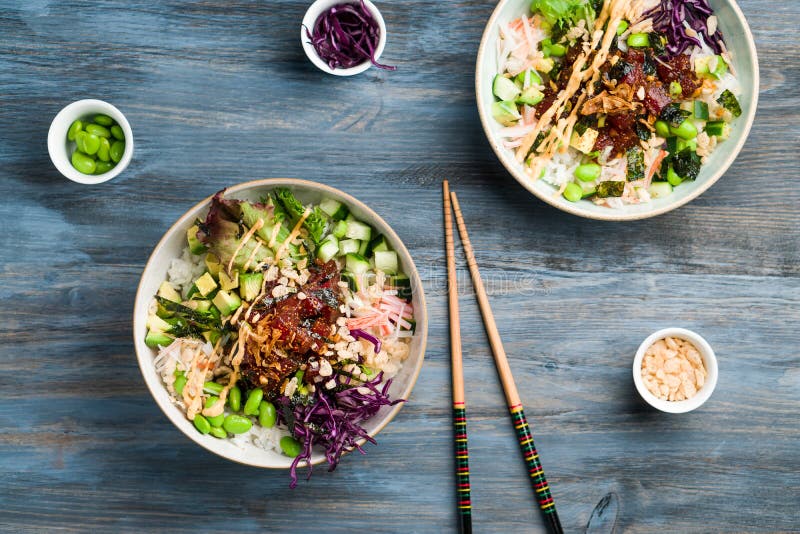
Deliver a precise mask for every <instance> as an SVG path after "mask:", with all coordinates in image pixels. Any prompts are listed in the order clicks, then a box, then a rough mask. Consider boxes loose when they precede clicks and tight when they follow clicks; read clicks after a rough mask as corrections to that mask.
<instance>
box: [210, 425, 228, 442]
mask: <svg viewBox="0 0 800 534" xmlns="http://www.w3.org/2000/svg"><path fill="white" fill-rule="evenodd" d="M209 433H210V434H211V435H212V436H214V437H215V438H219V439H225V438H227V437H228V433H227V432H225V429H224V428H217V427H215V426H212V427H211V430H210V431H209Z"/></svg>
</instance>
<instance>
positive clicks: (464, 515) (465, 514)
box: [453, 402, 472, 532]
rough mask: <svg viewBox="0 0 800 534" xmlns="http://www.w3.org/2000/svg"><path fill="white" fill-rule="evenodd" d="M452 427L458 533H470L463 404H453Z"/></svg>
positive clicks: (469, 498)
mask: <svg viewBox="0 0 800 534" xmlns="http://www.w3.org/2000/svg"><path fill="white" fill-rule="evenodd" d="M453 426H454V429H455V433H454V439H455V445H456V447H455V449H456V499H457V500H458V503H457V504H458V518H459V532H472V500H471V497H470V485H469V449H468V448H467V411H466V408H465V406H464V403H463V402H454V403H453Z"/></svg>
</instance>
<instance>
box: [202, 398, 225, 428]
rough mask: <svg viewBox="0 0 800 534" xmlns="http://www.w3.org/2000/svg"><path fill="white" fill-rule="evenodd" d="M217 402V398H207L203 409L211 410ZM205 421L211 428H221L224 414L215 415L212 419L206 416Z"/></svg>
mask: <svg viewBox="0 0 800 534" xmlns="http://www.w3.org/2000/svg"><path fill="white" fill-rule="evenodd" d="M218 400H219V397H209V398H207V399H206V404H205V408H211V407H212V406H214V405H215V404H216V403H217V401H218ZM206 419H208V422H209V423H211V426H215V427H221V426H222V423H223V421H225V414H224V413H221V414H219V415H215V416H213V417H209V416H206Z"/></svg>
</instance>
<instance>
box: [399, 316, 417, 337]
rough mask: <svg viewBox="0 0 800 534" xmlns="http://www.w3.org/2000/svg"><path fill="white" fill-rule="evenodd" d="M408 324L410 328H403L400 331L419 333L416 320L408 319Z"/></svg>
mask: <svg viewBox="0 0 800 534" xmlns="http://www.w3.org/2000/svg"><path fill="white" fill-rule="evenodd" d="M406 321H408V323H409V324H410V325H411V326H410V327H409V328H401V329H400V330H410V331H411V333H412V334H413V333H415V332H416V331H417V321H415V320H414V319H406Z"/></svg>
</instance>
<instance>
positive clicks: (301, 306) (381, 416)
mask: <svg viewBox="0 0 800 534" xmlns="http://www.w3.org/2000/svg"><path fill="white" fill-rule="evenodd" d="M133 334H134V344H135V348H136V355H137V359H138V363H139V367H140V369H141V372H142V375H143V377H144V380H145V383H146V384H147V387H148V389H149V390H150V393H151V394H152V396H153V398H154V399H155V401H156V403H157V404H158V406H159V407H160V408H161V410H162V411H163V412H164V414H165V415H166V416H167V418H168V419H169V420H170V421H171V422H172V423H173V424H174V425H175V426H176V427H177V428H178V429H179V430H180V431H181V432H183V433H184V434H185V435H186V436H188V437H189V438H190V439H191V440H193V441H194V442H195V443H197V444H198V445H200V446H202V447H203V448H205V449H207V450H209V451H211V452H213V453H215V454H218V455H220V456H222V457H224V458H227V459H230V460H233V461H236V462H239V463H243V464H247V465H252V466H256V467H265V468H284V469H285V468H291V477H292V485H294V484H295V483H296V480H297V477H296V472H295V470H296V469H297V468H299V467H304V466H308V467H309V468H310V467H311V466H312V465H315V464H319V463H321V462H324V461H327V462H328V464H329V468H330V469H331V470H332V469H333V468H335V467H336V465H337V463H338V461H339V459H340V457H341V456H342V455H343V454H346V453H347V452H350V451H351V450H356V449H357V450H361V447H362V445H364V444H365V442H366V441H371V442H374V438H373V437H374V436H375V435H376V434H378V433H379V432H380V431H381V430H382V429H383V428H384V427H385V426H386V425H387V424H388V423H389V422H390V421H391V420H392V419H393V418H394V416H395V415H396V414H397V413H398V411H399V410H400V409H401V407H402V405H403V403H404V402H405V401H408V399H409V395H410V393H411V390H412V388H413V386H414V383H415V382H416V379H417V376H418V374H419V371H420V369H421V366H422V362H423V358H424V353H425V344H426V339H427V312H426V308H425V297H424V294H423V289H422V284H421V282H420V278H419V275H418V272H417V269H416V267H415V266H414V262H413V261H412V259H411V256H410V255H409V253H408V250H406V248H405V246H404V245H403V243H402V242H401V241H400V238H399V237H398V236H397V234H395V232H394V231H393V230H392V229H391V228H390V227H389V225H388V224H387V223H386V222H385V221H383V219H381V218H380V217H379V216H378V215H377V214H376V213H375V212H373V211H372V210H371V209H370V208H368V207H367V206H366V205H364V204H363V203H361V202H359V201H358V200H356V199H355V198H353V197H351V196H349V195H347V194H345V193H343V192H341V191H339V190H337V189H334V188H332V187H329V186H326V185H323V184H319V183H315V182H310V181H305V180H297V179H283V178H281V179H265V180H257V181H252V182H245V183H241V184H238V185H234V186H232V187H228V188H226V189H225V190H223V191H220V192H219V193H217V194H216V195H214V196H212V197H209V198H206V199H205V200H203V201H202V202H200V203H199V204H197V205H195V206H194V207H193V208H191V209H190V210H189V211H187V212H186V213H185V214H184V215H183V216H182V217H181V218H180V219H178V221H177V222H175V224H173V225H172V227H171V228H170V229H169V230H167V232H166V234H164V237H163V238H162V239H161V241H160V242H159V243H158V245H156V247H155V249H154V250H153V252H152V254H151V256H150V259H149V260H148V262H147V264H146V266H145V269H144V272H143V273H142V277H141V281H140V283H139V288H138V291H137V294H136V301H135V305H134V313H133ZM362 452H363V451H362Z"/></svg>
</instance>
